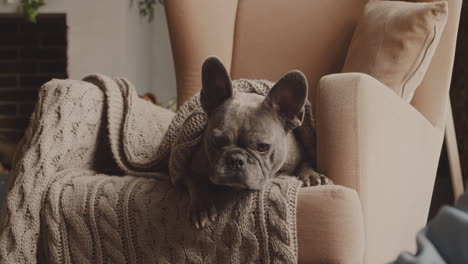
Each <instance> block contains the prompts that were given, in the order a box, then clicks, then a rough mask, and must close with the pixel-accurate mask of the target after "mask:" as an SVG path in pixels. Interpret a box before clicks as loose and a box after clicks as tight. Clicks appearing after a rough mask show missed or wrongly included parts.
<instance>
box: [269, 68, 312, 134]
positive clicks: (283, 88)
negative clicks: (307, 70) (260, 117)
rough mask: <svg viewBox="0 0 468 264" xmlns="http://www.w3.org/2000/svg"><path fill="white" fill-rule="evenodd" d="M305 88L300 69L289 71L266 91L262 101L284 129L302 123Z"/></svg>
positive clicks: (305, 80) (292, 127)
mask: <svg viewBox="0 0 468 264" xmlns="http://www.w3.org/2000/svg"><path fill="white" fill-rule="evenodd" d="M307 90H308V89H307V79H306V77H305V76H304V74H303V73H302V72H300V71H291V72H288V73H287V74H286V75H284V76H283V77H282V78H281V79H280V80H279V81H278V82H277V83H276V84H275V85H273V87H272V88H271V90H270V91H269V92H268V94H267V96H266V98H265V101H264V103H265V104H267V105H268V106H269V107H271V108H272V109H273V110H274V111H275V113H276V114H277V115H278V117H279V118H280V120H282V121H283V122H284V125H285V128H286V130H292V129H294V128H296V127H298V126H301V125H302V122H303V120H304V113H305V112H304V105H305V102H306V100H307Z"/></svg>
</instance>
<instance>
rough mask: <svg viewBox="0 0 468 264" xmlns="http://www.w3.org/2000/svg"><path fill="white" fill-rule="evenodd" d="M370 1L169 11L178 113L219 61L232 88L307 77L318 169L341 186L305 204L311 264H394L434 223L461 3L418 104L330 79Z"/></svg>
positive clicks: (304, 256)
mask: <svg viewBox="0 0 468 264" xmlns="http://www.w3.org/2000/svg"><path fill="white" fill-rule="evenodd" d="M366 2H367V1H365V0H350V1H337V0H332V1H308V0H299V1H295V2H294V4H292V3H290V2H286V1H279V0H268V1H266V0H260V1H242V0H238V1H228V2H225V1H208V0H200V1H196V2H195V1H188V0H173V1H167V2H166V6H165V8H166V14H167V19H168V25H169V31H170V36H171V43H172V51H173V56H174V61H175V67H176V77H177V95H178V103H179V105H180V104H181V103H183V102H184V101H186V100H187V99H188V98H190V97H191V96H192V95H193V94H195V93H196V92H197V91H198V90H199V88H200V87H201V86H200V68H199V67H200V65H201V64H202V61H203V60H204V59H205V58H206V57H207V56H209V55H217V56H218V57H220V58H221V59H222V60H223V61H224V63H225V65H226V66H227V68H228V70H230V73H231V76H232V78H233V79H238V78H256V79H259V78H263V79H269V80H276V79H278V78H279V77H280V76H281V75H282V74H283V73H284V72H286V71H288V70H291V69H299V70H301V71H303V72H304V73H305V74H306V75H307V77H308V80H309V86H310V88H309V89H310V92H309V94H310V98H309V99H310V101H311V102H313V106H314V110H315V115H316V119H317V141H318V166H319V169H320V170H321V172H322V173H324V174H326V175H327V176H329V177H331V178H332V179H333V181H334V182H335V183H336V184H337V185H338V186H331V187H320V188H314V187H312V188H303V189H302V190H301V192H300V194H299V197H298V208H297V227H298V241H299V262H300V263H360V262H364V263H384V262H388V261H391V260H392V259H395V258H396V256H397V254H398V253H399V252H401V251H402V250H411V249H413V248H414V246H415V242H414V238H415V234H416V232H417V231H418V230H419V229H420V228H422V227H423V226H424V225H425V223H426V219H427V215H428V210H429V204H430V201H431V193H432V189H433V185H434V180H435V174H436V169H437V162H438V159H439V155H440V150H441V146H442V140H443V134H444V133H443V127H444V124H445V109H446V107H447V106H446V102H447V96H448V90H449V86H450V78H451V72H452V64H453V57H454V50H455V43H456V35H457V27H458V21H459V14H460V6H461V1H460V0H449V1H448V3H449V18H448V21H447V24H446V27H445V30H444V33H443V35H442V39H441V41H440V44H439V47H438V49H437V51H436V53H435V55H434V57H433V60H432V63H431V65H430V67H429V70H428V72H427V74H426V77H425V79H424V81H423V83H422V84H421V85H420V87H418V89H417V91H416V94H415V96H414V98H413V100H412V102H411V104H408V103H406V102H404V101H403V100H402V99H401V98H400V97H398V96H396V95H395V94H394V93H393V92H392V91H390V89H389V88H388V87H385V85H384V84H382V83H380V82H379V81H378V80H376V79H374V78H372V77H370V76H368V75H365V74H360V73H347V74H332V75H327V74H331V73H337V72H340V70H341V67H342V65H343V62H344V58H345V56H346V51H347V47H348V45H349V41H350V39H351V36H352V33H353V29H354V26H355V24H356V21H357V19H358V18H359V17H360V15H361V13H362V10H363V6H364V4H365V3H366ZM325 75H327V76H325ZM322 76H325V77H323V78H322ZM356 192H357V194H358V196H357V195H356ZM361 208H362V209H361Z"/></svg>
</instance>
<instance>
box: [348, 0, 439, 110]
mask: <svg viewBox="0 0 468 264" xmlns="http://www.w3.org/2000/svg"><path fill="white" fill-rule="evenodd" d="M446 20H447V3H446V2H445V1H440V2H432V3H409V2H402V1H370V2H369V3H368V4H367V5H366V7H365V11H364V15H363V17H362V18H361V21H360V22H359V24H358V26H357V27H356V31H355V32H354V35H353V39H352V41H351V45H350V47H349V50H348V55H347V57H346V61H345V65H344V67H343V72H363V73H367V74H369V75H371V76H373V77H375V78H376V79H378V80H380V81H381V82H383V83H384V84H386V85H387V86H389V87H390V88H392V89H393V90H394V91H395V92H396V93H397V94H398V95H400V96H401V97H402V98H403V99H404V100H405V101H407V102H410V101H411V99H412V98H413V95H414V92H415V90H416V88H417V87H418V86H419V84H420V83H421V81H422V80H423V78H424V74H425V73H426V71H427V69H428V67H429V63H430V61H431V58H432V56H433V54H434V51H435V49H436V47H437V45H438V43H439V40H440V36H441V34H442V31H443V29H444V26H445V23H446Z"/></svg>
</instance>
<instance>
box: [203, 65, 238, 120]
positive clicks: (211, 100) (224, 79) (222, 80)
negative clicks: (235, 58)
mask: <svg viewBox="0 0 468 264" xmlns="http://www.w3.org/2000/svg"><path fill="white" fill-rule="evenodd" d="M232 96H233V89H232V83H231V78H230V77H229V74H228V73H227V71H226V68H225V67H224V65H223V63H222V62H221V61H220V60H219V59H218V58H217V57H209V58H207V59H206V60H205V62H204V63H203V66H202V90H201V92H200V102H201V105H202V108H203V110H205V112H206V113H207V114H210V113H211V112H212V111H213V110H214V109H215V108H216V107H218V106H219V105H221V104H222V103H223V102H224V101H226V100H227V99H229V98H231V97H232Z"/></svg>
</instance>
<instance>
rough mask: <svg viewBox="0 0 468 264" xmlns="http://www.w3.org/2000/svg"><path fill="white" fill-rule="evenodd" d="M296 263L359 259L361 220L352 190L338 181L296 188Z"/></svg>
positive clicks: (361, 244)
mask: <svg viewBox="0 0 468 264" xmlns="http://www.w3.org/2000/svg"><path fill="white" fill-rule="evenodd" d="M296 217H297V239H298V246H299V263H363V258H364V240H365V239H364V222H363V216H362V209H361V203H360V200H359V197H358V194H357V193H356V191H354V190H353V189H350V188H346V187H343V186H339V185H325V186H314V187H307V188H300V189H299V193H298V198H297V214H296Z"/></svg>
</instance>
